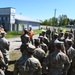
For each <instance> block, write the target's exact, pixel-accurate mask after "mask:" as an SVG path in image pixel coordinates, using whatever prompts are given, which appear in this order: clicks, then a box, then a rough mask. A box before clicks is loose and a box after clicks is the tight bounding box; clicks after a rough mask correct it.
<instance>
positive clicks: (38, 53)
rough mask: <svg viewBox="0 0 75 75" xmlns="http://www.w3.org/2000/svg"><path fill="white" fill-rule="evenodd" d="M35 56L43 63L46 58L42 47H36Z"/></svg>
mask: <svg viewBox="0 0 75 75" xmlns="http://www.w3.org/2000/svg"><path fill="white" fill-rule="evenodd" d="M34 57H35V58H37V59H38V60H39V61H40V62H41V63H42V62H43V59H44V58H45V52H44V50H42V49H41V48H40V47H39V48H36V49H35V51H34Z"/></svg>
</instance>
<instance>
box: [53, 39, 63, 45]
mask: <svg viewBox="0 0 75 75" xmlns="http://www.w3.org/2000/svg"><path fill="white" fill-rule="evenodd" d="M54 44H64V42H62V41H59V40H57V39H56V40H55V41H54Z"/></svg>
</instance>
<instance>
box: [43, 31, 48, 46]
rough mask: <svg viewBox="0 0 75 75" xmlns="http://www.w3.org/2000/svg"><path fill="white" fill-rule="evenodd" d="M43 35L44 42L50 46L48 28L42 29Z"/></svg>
mask: <svg viewBox="0 0 75 75" xmlns="http://www.w3.org/2000/svg"><path fill="white" fill-rule="evenodd" d="M42 36H43V42H44V43H45V44H46V45H47V46H48V44H49V39H48V38H47V37H46V30H43V31H42Z"/></svg>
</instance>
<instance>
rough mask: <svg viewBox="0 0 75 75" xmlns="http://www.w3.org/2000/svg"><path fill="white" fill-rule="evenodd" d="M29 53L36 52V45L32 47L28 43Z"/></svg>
mask: <svg viewBox="0 0 75 75" xmlns="http://www.w3.org/2000/svg"><path fill="white" fill-rule="evenodd" d="M27 50H28V52H32V53H33V52H34V50H35V46H34V45H32V44H31V43H28V49H27Z"/></svg>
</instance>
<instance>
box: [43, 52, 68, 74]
mask: <svg viewBox="0 0 75 75" xmlns="http://www.w3.org/2000/svg"><path fill="white" fill-rule="evenodd" d="M65 63H66V66H65V65H64V64H65ZM44 64H45V65H48V68H49V74H51V75H62V73H63V71H64V68H68V66H69V60H68V57H67V55H66V54H64V53H63V52H61V51H54V52H53V53H51V54H49V55H48V56H47V57H46V59H45V62H44ZM65 71H66V69H65Z"/></svg>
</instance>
